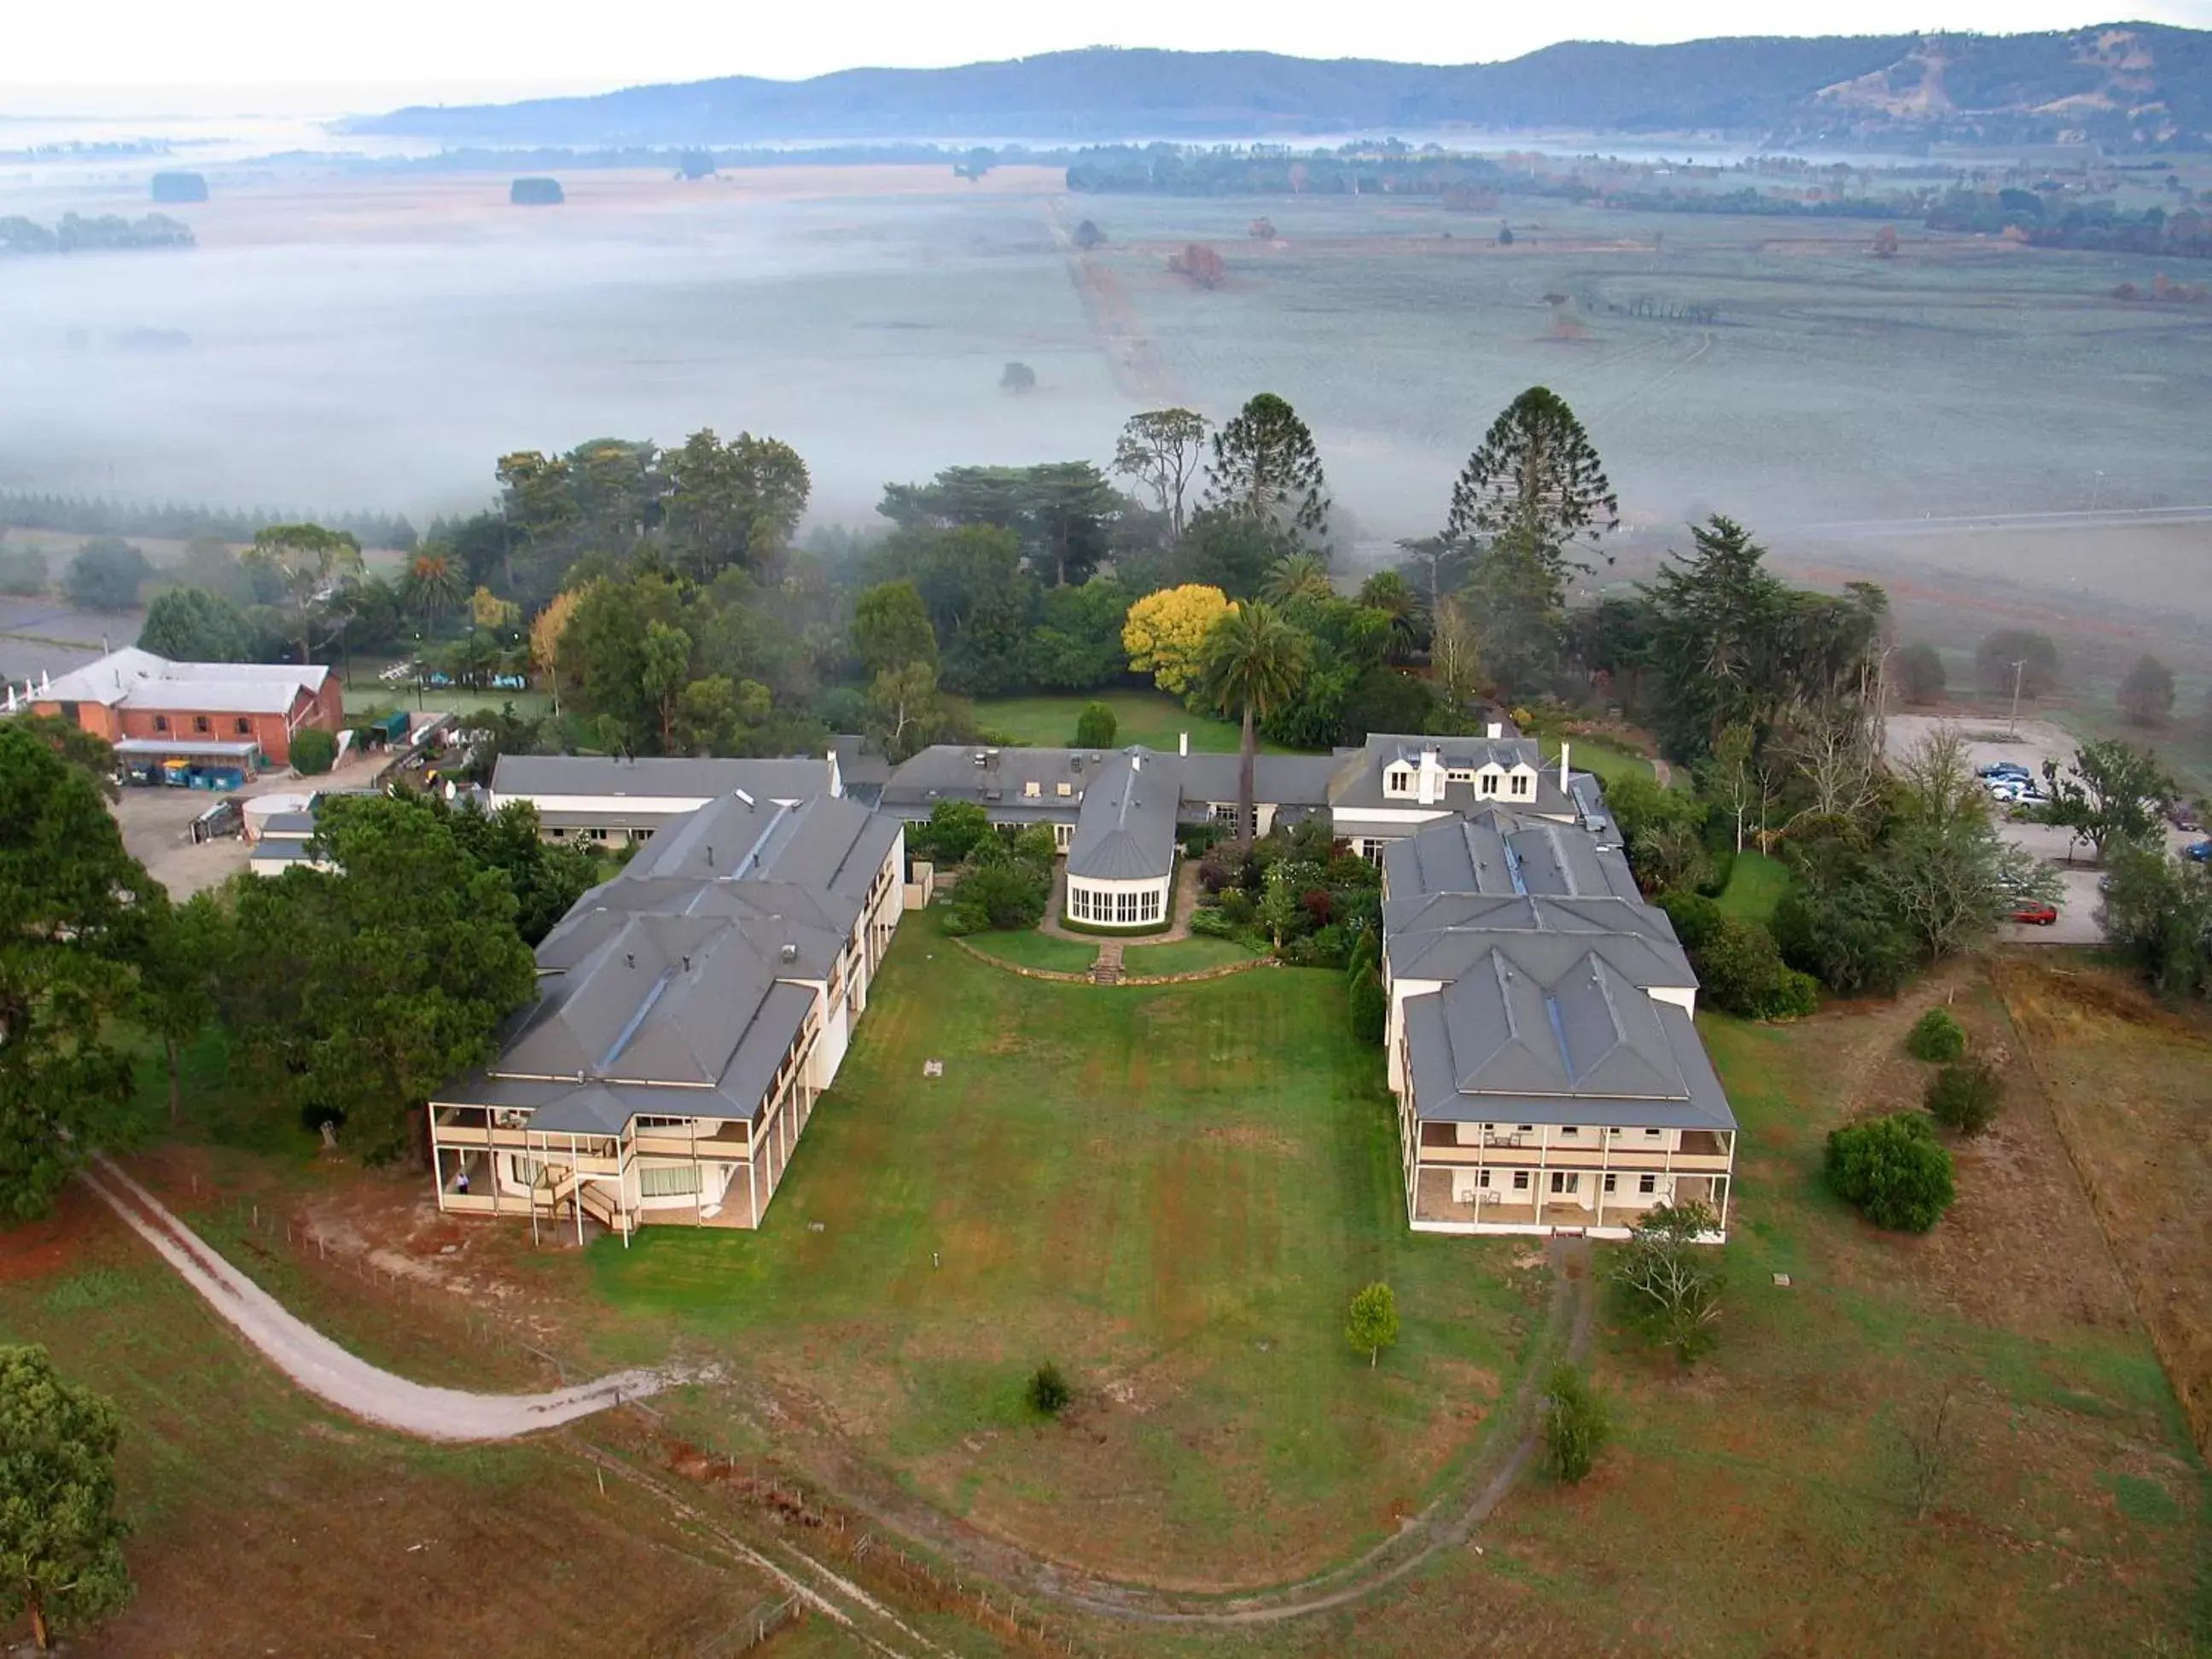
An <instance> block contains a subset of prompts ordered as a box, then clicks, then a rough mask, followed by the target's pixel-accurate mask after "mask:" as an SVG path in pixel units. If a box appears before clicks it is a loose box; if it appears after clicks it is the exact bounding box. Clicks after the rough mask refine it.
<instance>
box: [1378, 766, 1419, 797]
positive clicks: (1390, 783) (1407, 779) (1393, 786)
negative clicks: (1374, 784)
mask: <svg viewBox="0 0 2212 1659" xmlns="http://www.w3.org/2000/svg"><path fill="white" fill-rule="evenodd" d="M1383 783H1384V787H1386V788H1388V789H1389V792H1390V793H1392V794H1394V795H1410V794H1412V793H1413V774H1412V773H1411V772H1408V771H1407V770H1406V769H1405V768H1403V767H1396V768H1394V769H1392V770H1391V772H1390V775H1389V777H1388V778H1386V779H1385V780H1384V781H1383Z"/></svg>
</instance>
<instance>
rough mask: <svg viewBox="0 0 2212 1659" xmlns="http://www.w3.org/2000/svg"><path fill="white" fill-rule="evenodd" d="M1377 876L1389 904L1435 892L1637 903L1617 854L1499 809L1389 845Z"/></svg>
mask: <svg viewBox="0 0 2212 1659" xmlns="http://www.w3.org/2000/svg"><path fill="white" fill-rule="evenodd" d="M1383 880H1384V883H1385V890H1386V891H1388V892H1389V896H1390V897H1391V898H1392V900H1394V901H1402V900H1407V899H1412V898H1417V897H1420V896H1424V895H1427V894H1435V893H1492V894H1510V893H1540V894H1547V895H1551V896H1559V897H1578V896H1591V895H1605V896H1612V897H1615V898H1622V899H1631V900H1633V899H1635V898H1636V897H1637V896H1638V890H1637V886H1636V878H1635V875H1634V874H1633V872H1631V871H1630V869H1629V867H1628V860H1626V859H1625V858H1624V857H1622V856H1621V854H1620V851H1619V850H1618V849H1617V848H1615V849H1612V850H1606V849H1603V848H1601V847H1600V846H1599V844H1598V842H1596V841H1595V839H1593V838H1592V837H1591V836H1589V834H1587V833H1586V832H1585V831H1583V830H1582V829H1577V828H1576V827H1575V826H1573V825H1571V824H1562V823H1551V822H1549V821H1547V820H1544V819H1541V818H1533V817H1532V818H1525V819H1524V818H1522V817H1516V816H1515V815H1514V814H1513V813H1511V812H1510V811H1506V810H1504V808H1502V807H1486V808H1484V809H1483V810H1482V811H1478V812H1475V813H1473V814H1471V815H1470V816H1468V817H1464V818H1455V819H1452V820H1450V821H1448V822H1445V823H1438V824H1435V825H1433V826H1431V827H1429V828H1426V829H1422V830H1420V831H1419V833H1417V834H1415V835H1412V836H1407V837H1406V838H1405V839H1404V840H1402V841H1398V842H1392V843H1391V844H1390V845H1389V847H1387V848H1384V849H1383Z"/></svg>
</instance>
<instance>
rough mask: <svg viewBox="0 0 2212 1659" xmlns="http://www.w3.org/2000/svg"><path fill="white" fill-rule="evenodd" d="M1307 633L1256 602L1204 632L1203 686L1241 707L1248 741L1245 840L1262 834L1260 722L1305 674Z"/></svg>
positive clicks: (1242, 772)
mask: <svg viewBox="0 0 2212 1659" xmlns="http://www.w3.org/2000/svg"><path fill="white" fill-rule="evenodd" d="M1305 671H1306V636H1305V635H1304V634H1302V633H1300V632H1299V631H1298V630H1297V629H1295V628H1293V627H1292V626H1291V624H1290V623H1287V622H1285V621H1284V620H1283V617H1282V613H1281V612H1280V611H1277V610H1275V609H1274V607H1273V606H1272V605H1263V604H1261V603H1260V602H1258V601H1256V600H1255V601H1254V602H1253V603H1252V604H1249V605H1242V606H1239V607H1238V608H1237V609H1236V610H1233V611H1231V612H1230V613H1229V614H1228V615H1227V616H1225V617H1223V618H1222V619H1221V620H1220V621H1219V622H1218V623H1214V625H1213V631H1212V633H1210V634H1208V635H1206V665H1205V685H1206V692H1207V695H1209V696H1212V698H1213V700H1214V701H1215V702H1217V703H1218V704H1219V705H1220V706H1221V707H1222V708H1236V709H1238V710H1240V711H1242V713H1243V719H1244V740H1243V745H1242V747H1241V748H1240V750H1238V761H1239V764H1238V766H1237V830H1238V833H1239V834H1240V835H1241V836H1243V839H1244V840H1246V841H1250V840H1251V839H1252V838H1253V837H1254V836H1256V835H1258V834H1259V822H1258V819H1257V818H1256V817H1255V814H1254V811H1253V807H1252V761H1253V757H1254V756H1255V755H1256V754H1258V753H1259V750H1260V733H1259V724H1258V723H1259V721H1260V720H1261V719H1262V718H1264V717H1265V716H1267V715H1268V714H1273V712H1274V711H1275V710H1276V709H1278V708H1281V707H1282V706H1283V704H1285V702H1289V701H1290V699H1291V696H1292V694H1294V693H1295V692H1296V691H1297V689H1298V683H1299V682H1300V681H1301V680H1303V679H1304V678H1305Z"/></svg>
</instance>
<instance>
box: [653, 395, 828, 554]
mask: <svg viewBox="0 0 2212 1659" xmlns="http://www.w3.org/2000/svg"><path fill="white" fill-rule="evenodd" d="M661 471H662V472H663V473H664V475H665V477H666V480H667V489H668V494H667V498H666V501H665V506H664V507H663V508H662V512H663V514H664V517H665V522H666V524H667V526H668V531H669V536H670V539H671V541H672V542H673V543H674V544H675V545H676V549H677V551H678V557H679V558H680V559H681V561H682V562H683V564H684V568H685V569H687V570H688V571H689V572H690V574H692V575H694V576H696V577H697V578H698V579H699V580H702V581H706V580H712V579H713V577H714V575H715V574H716V573H717V572H719V571H720V570H722V569H724V568H726V567H728V566H730V565H733V564H734V565H743V566H745V567H747V568H752V569H758V568H763V567H764V566H768V565H770V564H772V563H773V562H775V558H776V557H777V556H778V555H780V554H781V552H782V550H783V549H784V546H785V544H787V542H788V541H789V540H790V539H791V533H792V532H793V531H794V530H796V529H797V528H798V527H799V520H800V518H801V517H802V516H804V515H805V512H806V501H807V497H808V495H810V493H811V490H812V488H813V483H812V480H811V478H809V477H808V476H807V471H806V463H805V461H803V460H801V459H799V452H798V451H797V450H795V449H793V447H791V446H790V445H789V444H787V443H783V442H781V441H778V440H776V439H775V438H766V437H763V438H756V437H755V436H753V435H752V434H751V433H750V432H740V433H739V434H738V435H737V436H736V437H734V438H732V439H731V440H730V441H728V442H726V443H725V442H723V441H721V440H720V439H719V438H717V437H716V436H715V435H714V432H713V430H712V428H702V429H701V430H699V431H697V432H695V433H693V434H692V435H690V437H689V438H687V439H685V440H684V445H683V447H682V448H680V449H671V450H670V451H669V452H668V453H666V454H665V455H664V456H663V457H662V458H661Z"/></svg>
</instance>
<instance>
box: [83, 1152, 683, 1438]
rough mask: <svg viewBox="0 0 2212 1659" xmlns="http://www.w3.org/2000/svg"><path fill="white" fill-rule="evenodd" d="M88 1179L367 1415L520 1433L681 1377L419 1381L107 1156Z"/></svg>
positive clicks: (392, 1422) (264, 1341) (284, 1353)
mask: <svg viewBox="0 0 2212 1659" xmlns="http://www.w3.org/2000/svg"><path fill="white" fill-rule="evenodd" d="M84 1182H85V1185H86V1186H88V1187H89V1188H92V1190H93V1191H94V1193H96V1194H99V1195H100V1198H101V1199H102V1200H104V1201H105V1202H106V1205H107V1206H108V1207H109V1208H110V1209H112V1210H113V1211H114V1212H115V1213H116V1214H118V1216H121V1217H122V1218H123V1220H124V1222H125V1225H127V1226H129V1227H130V1229H131V1231H133V1232H135V1233H137V1235H138V1237H141V1238H143V1239H144V1240H145V1241H146V1242H147V1243H149V1244H150V1245H152V1246H153V1247H154V1249H155V1252H156V1253H158V1254H159V1255H161V1259H162V1260H163V1261H167V1263H168V1264H169V1265H170V1266H171V1267H173V1268H175V1269H176V1271H177V1274H178V1276H179V1278H181V1279H183V1280H184V1281H185V1283H186V1284H187V1285H191V1287H192V1288H193V1289H194V1290H195V1291H198V1292H199V1293H200V1295H201V1296H202V1297H204V1298H205V1299H206V1301H207V1304H208V1305H209V1306H210V1307H211V1308H213V1309H214V1310H216V1312H217V1313H218V1314H221V1315H222V1316H223V1318H225V1319H227V1320H228V1321H229V1322H230V1323H231V1324H232V1325H233V1326H234V1327H236V1328H237V1330H238V1333H239V1334H240V1335H241V1336H243V1337H244V1338H245V1339H246V1340H247V1341H248V1342H250V1343H252V1345H253V1346H255V1347H257V1348H258V1349H259V1350H260V1351H261V1352H263V1353H264V1355H266V1356H267V1357H268V1358H269V1359H270V1362H271V1363H273V1364H275V1365H276V1368H277V1369H278V1370H282V1371H283V1373H284V1374H285V1375H286V1376H289V1377H290V1378H291V1379H292V1380H293V1381H294V1382H295V1383H298V1384H299V1385H300V1386H301V1388H303V1389H306V1390H307V1392H308V1393H310V1394H312V1395H316V1396H317V1397H318V1398H319V1399H322V1400H325V1401H328V1402H329V1403H330V1404H331V1405H333V1406H336V1407H337V1408H338V1409H339V1410H340V1411H343V1412H346V1413H349V1414H351V1415H352V1416H355V1417H358V1418H361V1419H363V1420H364V1421H366V1422H370V1423H374V1424H377V1425H380V1426H382V1427H384V1428H387V1429H397V1430H398V1431H399V1432H400V1433H402V1434H411V1435H414V1436H416V1437H417V1438H419V1439H423V1440H513V1439H515V1438H518V1437H520V1436H522V1435H526V1434H535V1433H537V1432H538V1431H540V1430H542V1429H550V1428H557V1427H558V1426H559V1425H562V1424H563V1423H571V1422H574V1420H575V1419H578V1418H580V1417H588V1416H590V1415H591V1414H592V1413H593V1412H599V1411H605V1409H606V1408H607V1407H610V1406H619V1405H620V1404H622V1402H623V1401H625V1400H636V1399H640V1398H641V1397H643V1396H644V1395H650V1394H656V1393H658V1392H659V1390H660V1389H664V1388H665V1387H667V1386H668V1385H669V1384H670V1383H671V1382H674V1381H676V1380H677V1379H676V1378H675V1377H673V1376H670V1375H669V1374H667V1373H664V1372H660V1371H649V1370H631V1371H617V1372H616V1373H615V1374H614V1375H612V1376H603V1377H601V1378H599V1380H598V1381H597V1382H595V1383H577V1384H576V1385H574V1387H572V1388H566V1389H556V1390H554V1391H553V1392H552V1393H550V1394H471V1393H469V1392H467V1391H466V1390H465V1389H434V1388H430V1387H428V1386H427V1385H426V1384H423V1383H410V1382H409V1381H408V1380H407V1379H406V1378H405V1377H403V1376H393V1375H392V1373H391V1372H390V1371H387V1370H379V1369H378V1368H377V1367H376V1366H374V1365H372V1364H369V1363H368V1361H367V1360H366V1359H362V1358H360V1357H359V1356H357V1355H355V1354H351V1353H349V1352H346V1351H345V1350H344V1349H343V1348H342V1347H340V1346H338V1345H337V1343H335V1342H333V1341H331V1339H330V1338H328V1337H327V1336H325V1335H324V1334H322V1333H321V1332H320V1331H319V1330H317V1329H315V1328H314V1327H313V1326H312V1325H309V1324H307V1322H305V1321H304V1320H301V1319H300V1318H299V1317H298V1316H295V1315H294V1314H292V1313H290V1312H289V1311H288V1310H286V1309H285V1307H284V1306H283V1304H282V1303H280V1302H278V1301H277V1300H276V1297H273V1296H271V1295H270V1294H269V1292H268V1291H264V1290H263V1289H262V1288H261V1287H260V1286H259V1285H257V1284H255V1283H254V1282H253V1281H252V1279H248V1278H247V1277H246V1275H245V1274H244V1273H240V1271H239V1270H238V1269H237V1268H236V1267H233V1266H231V1264H230V1263H229V1262H228V1261H226V1260H224V1259H223V1257H222V1255H220V1254H218V1253H217V1252H216V1250H214V1249H211V1248H210V1246H209V1244H208V1243H207V1242H206V1241H205V1240H204V1239H203V1238H202V1237H200V1236H199V1235H198V1234H197V1233H195V1232H194V1231H192V1230H191V1228H189V1227H187V1226H186V1225H185V1224H184V1223H183V1222H181V1221H179V1220H178V1219H177V1218H176V1217H175V1216H174V1215H173V1214H171V1213H170V1212H169V1210H168V1208H167V1206H165V1205H163V1204H162V1202H161V1200H160V1199H158V1198H156V1197H155V1196H154V1194H151V1193H149V1192H148V1191H147V1190H146V1189H145V1188H143V1187H142V1186H140V1185H139V1184H138V1183H137V1182H136V1181H133V1180H132V1179H131V1177H130V1176H127V1175H125V1173H124V1172H123V1171H122V1170H119V1169H118V1168H117V1167H116V1166H115V1165H114V1164H112V1163H110V1162H108V1161H107V1159H106V1158H101V1159H100V1160H99V1169H98V1170H97V1172H96V1173H95V1172H94V1171H93V1170H86V1171H85V1173H84Z"/></svg>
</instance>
